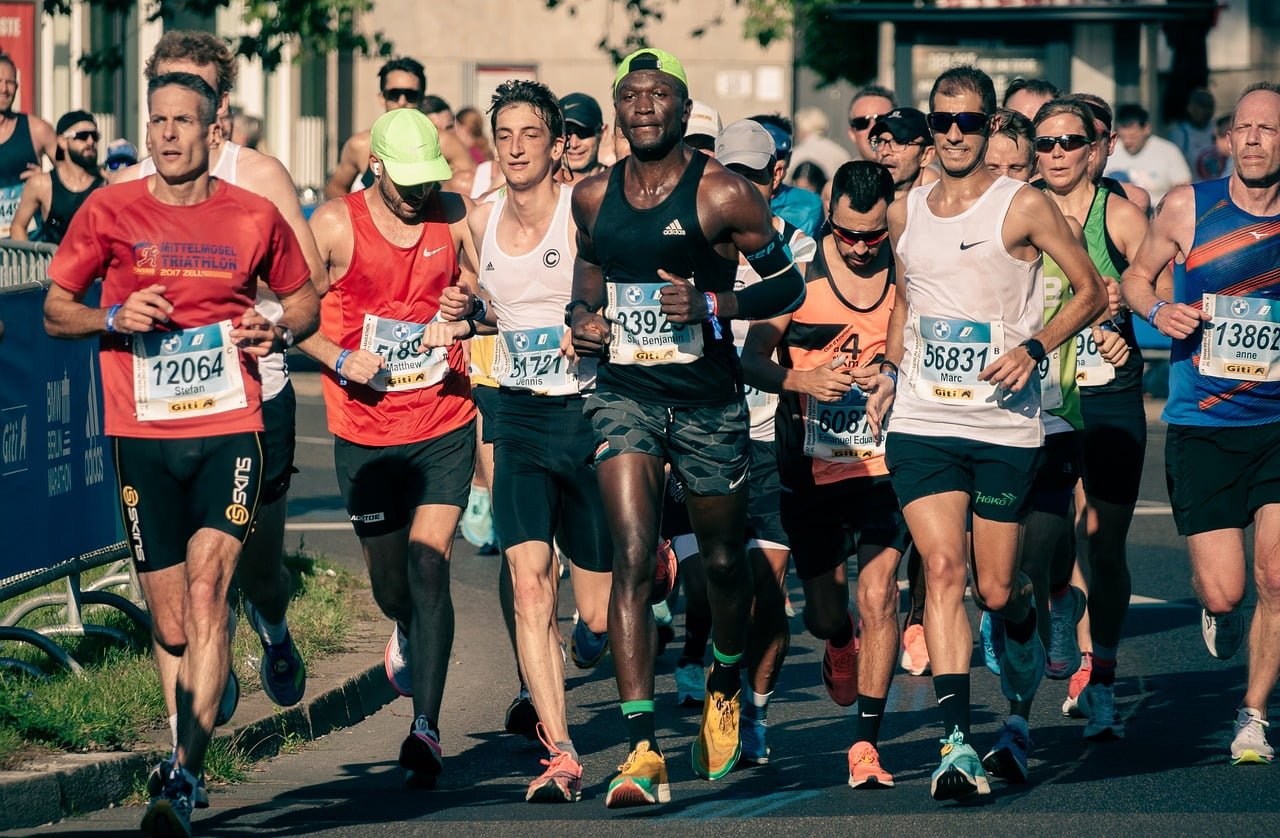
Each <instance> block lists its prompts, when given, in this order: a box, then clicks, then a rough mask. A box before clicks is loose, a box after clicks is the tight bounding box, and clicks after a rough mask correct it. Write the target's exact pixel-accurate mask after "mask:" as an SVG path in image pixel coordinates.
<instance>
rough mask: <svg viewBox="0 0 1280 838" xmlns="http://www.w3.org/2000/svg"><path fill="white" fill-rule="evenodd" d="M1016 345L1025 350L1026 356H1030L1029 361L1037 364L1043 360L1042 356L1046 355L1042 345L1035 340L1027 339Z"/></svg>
mask: <svg viewBox="0 0 1280 838" xmlns="http://www.w3.org/2000/svg"><path fill="white" fill-rule="evenodd" d="M1018 345H1019V346H1021V347H1022V348H1023V349H1025V350H1027V354H1028V355H1030V356H1031V360H1033V361H1035V362H1036V363H1037V364H1038V363H1040V362H1041V361H1043V360H1044V356H1045V354H1046V353H1045V351H1044V344H1043V343H1041V342H1040V341H1038V340H1036V339H1035V338H1027V339H1026V340H1024V341H1023V342H1022V343H1020V344H1018Z"/></svg>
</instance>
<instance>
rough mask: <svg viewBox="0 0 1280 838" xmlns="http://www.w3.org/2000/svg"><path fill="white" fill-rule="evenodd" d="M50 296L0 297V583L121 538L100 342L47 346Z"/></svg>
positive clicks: (92, 298) (92, 295)
mask: <svg viewBox="0 0 1280 838" xmlns="http://www.w3.org/2000/svg"><path fill="white" fill-rule="evenodd" d="M44 296H45V292H44V290H43V289H40V288H35V289H31V290H24V291H5V292H0V321H3V323H4V335H3V338H0V532H3V533H4V546H3V548H0V579H8V578H10V577H12V576H16V575H18V574H20V573H25V572H27V571H30V570H38V569H40V568H45V567H51V566H53V565H56V564H59V563H61V562H64V561H66V560H68V559H73V558H75V557H77V556H82V555H84V554H86V553H91V552H93V551H94V550H98V549H100V548H103V547H108V546H110V545H112V544H115V543H117V542H119V541H121V540H122V539H123V530H122V528H121V524H120V511H119V506H118V503H117V500H116V498H117V490H116V477H115V466H114V464H113V462H112V457H111V445H110V440H108V439H107V438H106V437H105V436H103V433H102V376H101V374H100V373H99V368H98V342H97V341H96V340H77V341H70V340H54V339H53V338H51V337H49V336H48V335H47V334H46V333H45V331H44V314H43V310H44ZM97 298H98V288H97V286H95V287H94V288H93V289H91V291H90V292H89V295H88V297H86V300H85V302H86V303H88V304H89V305H96V304H97Z"/></svg>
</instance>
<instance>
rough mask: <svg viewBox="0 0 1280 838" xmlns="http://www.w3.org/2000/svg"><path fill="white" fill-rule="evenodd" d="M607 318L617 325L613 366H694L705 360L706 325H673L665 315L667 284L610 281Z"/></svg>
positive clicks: (611, 354) (612, 346)
mask: <svg viewBox="0 0 1280 838" xmlns="http://www.w3.org/2000/svg"><path fill="white" fill-rule="evenodd" d="M607 285H608V292H609V300H608V304H607V305H606V306H605V318H606V319H607V320H609V321H610V323H612V324H613V340H612V341H611V342H610V344H609V363H611V364H640V365H642V366H654V365H657V364H691V363H693V362H694V361H696V360H698V359H699V358H701V357H702V324H700V323H694V324H692V325H690V324H686V323H672V322H670V321H668V320H667V317H666V315H664V314H663V313H662V302H661V298H660V293H661V291H662V289H663V288H664V287H666V286H667V285H668V283H666V282H610V283H607Z"/></svg>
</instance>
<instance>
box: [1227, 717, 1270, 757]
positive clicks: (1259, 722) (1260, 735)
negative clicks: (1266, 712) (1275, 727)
mask: <svg viewBox="0 0 1280 838" xmlns="http://www.w3.org/2000/svg"><path fill="white" fill-rule="evenodd" d="M1269 726H1270V723H1269V722H1268V721H1267V720H1266V719H1264V718H1262V714H1261V713H1259V712H1258V711H1257V710H1254V709H1252V708H1250V707H1241V708H1240V709H1239V710H1237V711H1236V720H1235V725H1234V728H1233V730H1234V736H1233V737H1232V739H1231V764H1232V765H1246V764H1255V765H1270V764H1271V761H1272V760H1273V759H1275V758H1276V749H1275V748H1273V747H1271V744H1270V743H1269V742H1267V728H1268V727H1269Z"/></svg>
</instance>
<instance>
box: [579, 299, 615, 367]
mask: <svg viewBox="0 0 1280 838" xmlns="http://www.w3.org/2000/svg"><path fill="white" fill-rule="evenodd" d="M571 322H572V324H573V325H572V326H571V327H570V335H571V336H572V342H573V349H574V354H575V355H591V356H597V357H599V356H603V355H605V354H606V352H607V351H608V346H609V339H610V338H611V337H612V334H611V333H610V331H609V321H608V320H605V319H604V317H602V316H601V315H600V314H599V313H598V312H594V311H588V310H587V309H586V308H585V307H584V306H579V307H577V308H575V309H574V310H573V320H572V321H571Z"/></svg>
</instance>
